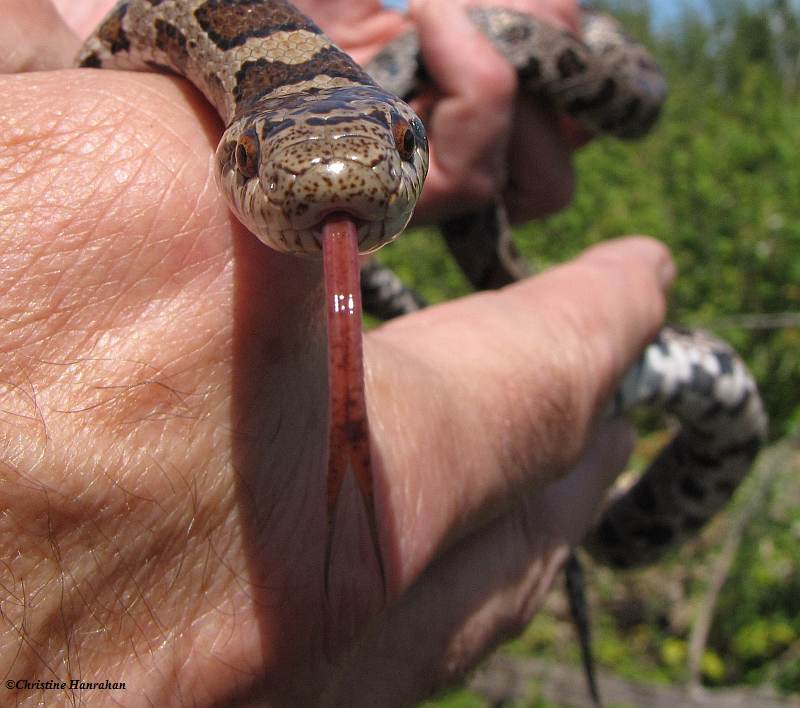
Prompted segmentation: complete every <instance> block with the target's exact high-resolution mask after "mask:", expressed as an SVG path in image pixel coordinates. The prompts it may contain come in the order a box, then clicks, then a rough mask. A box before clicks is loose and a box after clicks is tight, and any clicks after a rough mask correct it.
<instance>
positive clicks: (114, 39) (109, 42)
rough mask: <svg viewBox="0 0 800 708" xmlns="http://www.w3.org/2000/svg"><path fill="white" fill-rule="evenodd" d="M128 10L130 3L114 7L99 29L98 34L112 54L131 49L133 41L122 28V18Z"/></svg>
mask: <svg viewBox="0 0 800 708" xmlns="http://www.w3.org/2000/svg"><path fill="white" fill-rule="evenodd" d="M127 12H128V3H124V4H122V5H120V6H119V7H116V8H114V10H113V12H112V13H111V14H110V15H109V16H108V17H107V18H106V20H105V21H104V22H103V24H102V25H100V28H99V29H98V30H97V36H98V37H99V38H100V41H102V42H103V44H105V45H106V46H107V47H108V49H109V51H110V52H111V53H112V54H116V53H117V52H126V51H128V49H130V46H131V43H130V41H129V40H128V35H126V34H125V30H124V29H123V28H122V20H123V19H124V18H125V15H126V14H127Z"/></svg>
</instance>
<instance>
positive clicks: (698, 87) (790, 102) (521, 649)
mask: <svg viewBox="0 0 800 708" xmlns="http://www.w3.org/2000/svg"><path fill="white" fill-rule="evenodd" d="M593 4H597V3H593ZM604 4H606V5H613V6H614V9H615V10H616V11H617V14H618V16H619V15H620V14H622V15H623V16H624V17H625V18H626V19H627V21H628V22H629V26H630V27H631V28H633V32H634V34H636V35H637V36H640V37H641V36H646V35H647V34H648V32H647V27H648V24H647V23H648V20H649V15H648V12H647V6H646V4H645V3H643V2H642V0H627V1H626V0H618V1H616V2H607V3H604ZM792 7H797V5H796V4H795V5H794V6H792V5H791V3H788V2H786V0H764V1H763V2H757V1H755V0H754V1H753V2H736V1H731V0H724V1H721V2H716V3H712V15H711V21H710V22H709V21H708V18H703V17H701V16H700V15H698V14H696V13H695V14H692V13H690V12H688V11H687V12H686V13H685V14H684V16H683V19H682V21H681V23H680V24H679V26H677V27H675V28H671V29H670V31H669V32H660V33H658V34H656V35H650V37H649V38H648V39H647V43H648V44H649V45H650V46H653V47H655V48H656V50H657V54H658V58H659V61H660V62H661V63H662V66H664V67H665V68H666V69H667V72H668V76H669V81H670V87H671V97H670V100H669V103H668V106H667V109H666V111H665V115H664V116H663V120H662V121H661V123H660V125H659V126H658V128H657V130H656V131H655V132H654V134H653V135H652V136H651V137H649V138H647V139H646V140H644V141H642V142H639V143H635V144H621V143H619V142H615V141H612V140H599V141H595V142H594V143H593V144H591V145H590V146H588V147H587V148H586V149H584V150H582V151H581V152H580V154H578V155H577V157H576V168H577V174H578V177H579V182H578V189H577V193H576V196H575V200H574V203H573V204H572V206H571V207H570V208H569V209H567V210H566V211H565V212H563V213H561V214H559V215H557V216H556V217H554V218H552V219H550V220H548V221H547V222H544V223H535V224H529V225H526V226H524V227H522V228H520V229H519V230H518V233H517V237H518V241H519V244H520V248H521V250H522V251H523V253H524V254H525V255H526V256H527V257H528V258H529V259H531V261H532V262H533V263H535V264H536V265H537V266H538V267H546V266H548V265H551V264H554V263H558V262H561V261H564V260H566V259H569V258H571V257H573V256H574V255H576V254H577V253H579V252H580V251H581V250H582V249H584V248H586V247H588V246H590V245H591V244H594V243H597V242H599V241H602V240H605V239H608V238H613V237H615V236H617V235H620V234H626V233H648V234H652V235H654V236H656V237H658V238H660V239H662V240H663V241H664V242H665V243H667V244H668V245H669V246H670V248H671V249H672V251H673V253H674V255H675V258H676V260H677V263H678V265H679V269H680V274H679V279H678V280H677V282H676V285H675V288H674V292H673V296H672V300H671V311H670V319H671V320H672V321H677V322H680V323H683V324H687V325H691V326H702V327H706V328H708V329H712V330H714V331H716V332H717V333H718V334H720V335H721V336H723V337H725V338H726V339H728V340H729V341H730V342H731V343H732V344H733V345H734V346H735V347H736V348H737V349H738V350H739V351H740V353H742V355H743V356H744V358H745V359H746V361H747V362H748V364H749V365H750V366H751V368H752V370H753V372H754V374H755V375H756V378H757V379H758V381H759V385H760V387H761V390H762V393H763V396H764V398H765V401H766V405H767V409H768V411H769V413H770V416H771V421H772V434H773V436H774V437H779V436H781V435H783V434H785V433H786V432H787V431H789V430H792V429H796V428H797V427H798V425H800V393H799V392H800V355H798V352H800V328H798V327H797V326H786V327H780V326H777V327H773V326H771V325H770V324H769V323H768V322H767V323H765V324H763V326H762V325H761V324H760V323H759V321H756V322H755V325H754V324H753V320H754V319H755V320H758V318H757V317H756V318H752V317H751V318H749V319H748V321H747V322H744V321H743V320H742V319H741V318H740V316H741V315H743V314H747V315H756V316H759V315H764V314H769V313H790V314H794V313H800V158H799V157H798V152H800V98H799V97H798V96H799V95H800V91H798V86H800V79H799V78H798V75H800V61H798V60H797V56H798V55H799V54H800V18H798V16H797V11H796V10H792ZM620 10H621V13H620ZM385 260H386V262H388V263H390V264H391V265H393V266H394V267H396V268H398V270H400V271H401V272H402V273H403V276H404V278H405V279H406V280H407V282H410V283H411V284H413V285H414V286H415V287H417V288H418V289H419V290H421V291H422V292H423V293H424V294H425V296H426V297H428V298H429V299H430V300H431V301H434V302H436V301H439V300H443V299H447V298H451V297H454V296H458V295H460V294H462V293H464V292H467V290H468V289H467V287H466V284H465V283H464V280H463V278H462V277H461V276H460V274H459V273H458V271H457V269H456V268H455V267H454V266H453V265H452V263H451V262H450V261H449V258H448V256H447V254H446V253H445V250H444V249H443V248H442V247H441V244H440V243H439V242H438V240H437V239H436V238H435V237H434V236H433V235H432V234H431V233H430V232H424V233H421V234H416V235H411V236H409V237H406V238H405V239H404V240H401V243H400V245H398V246H397V247H395V248H393V249H391V250H389V249H387V251H386V253H385ZM576 287H579V284H576ZM743 324H744V325H747V326H743ZM661 439H662V438H661V436H660V435H659V434H656V435H653V436H651V440H650V441H648V440H645V441H644V442H643V443H642V444H641V445H640V446H639V449H638V454H637V456H636V459H637V460H641V459H644V458H647V457H648V456H649V448H651V447H655V443H660V442H661ZM798 471H800V462H798V461H795V462H794V463H793V464H792V466H791V468H788V469H787V470H786V472H785V473H784V474H783V475H781V478H780V483H779V485H778V486H777V487H776V489H775V490H774V494H773V498H772V499H771V501H770V504H769V505H768V506H769V508H768V509H767V510H765V511H764V513H763V514H760V515H759V516H758V517H757V518H756V519H755V521H754V522H753V523H752V524H751V525H750V526H749V527H748V529H747V533H746V535H745V537H744V539H743V541H742V544H741V547H740V551H739V553H738V556H737V558H736V561H735V564H734V566H733V568H732V570H731V573H730V577H729V579H728V582H727V584H726V585H725V587H724V588H723V590H722V593H721V595H720V598H719V603H718V606H717V611H716V614H715V621H714V624H713V627H712V632H711V636H710V637H709V643H708V647H707V648H706V651H705V654H704V656H703V659H702V673H703V680H704V681H705V682H706V683H707V684H708V685H710V686H717V685H735V684H750V685H758V684H762V683H765V682H769V683H771V684H772V685H773V686H775V687H776V688H777V689H779V690H781V691H785V692H796V693H797V692H800V542H799V541H800V485H798V481H797V480H798V475H797V472H798ZM746 494H747V490H745V495H746ZM714 528H724V525H722V526H720V525H718V526H716V527H713V528H712V529H711V533H710V534H706V535H705V536H704V537H703V538H702V539H700V540H699V541H696V542H695V543H694V544H693V545H692V547H691V548H690V549H688V550H687V549H684V550H682V551H681V552H680V553H679V554H678V555H677V557H676V558H675V559H673V561H672V562H671V563H666V564H664V565H662V566H660V567H659V568H657V569H653V570H648V571H646V572H645V573H637V574H627V575H625V576H623V577H622V578H620V577H619V576H618V575H614V574H611V573H609V572H607V571H603V570H600V569H594V570H593V571H592V572H591V583H592V588H593V593H594V602H593V604H594V624H595V651H596V654H597V657H598V659H599V661H600V663H601V665H603V666H605V667H608V668H611V669H613V670H614V672H615V673H617V674H619V675H622V676H627V677H630V678H636V679H640V680H648V681H656V682H659V681H668V682H683V681H685V680H686V677H687V669H686V657H687V651H688V640H689V632H690V629H691V623H692V621H693V618H694V616H695V614H696V610H697V606H698V602H699V599H700V598H701V597H702V596H703V594H704V593H705V591H706V589H707V586H708V577H707V576H708V567H709V565H710V563H711V562H712V560H713V558H714V557H715V555H716V553H717V548H718V543H719V538H718V535H719V532H717V536H715V535H714V533H715V532H714ZM507 650H508V651H511V652H514V653H524V654H532V655H535V656H539V657H550V658H552V659H554V660H557V661H568V662H573V663H577V661H578V649H577V644H576V643H575V641H574V639H573V637H572V628H571V626H570V625H569V623H568V621H567V620H566V613H565V611H564V608H563V607H560V608H557V609H556V610H555V611H552V609H551V611H549V612H548V611H546V612H543V613H540V615H539V616H537V617H536V618H535V619H534V621H533V622H532V623H531V625H530V627H529V628H528V630H527V631H526V632H525V634H524V635H523V636H522V637H520V638H519V639H517V640H515V641H514V642H513V643H512V644H511V645H509V648H508V649H507ZM435 705H437V706H449V705H450V704H448V703H445V702H436V703H435ZM465 705H467V704H465Z"/></svg>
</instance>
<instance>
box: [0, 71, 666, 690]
mask: <svg viewBox="0 0 800 708" xmlns="http://www.w3.org/2000/svg"><path fill="white" fill-rule="evenodd" d="M0 105H1V106H3V109H2V113H0V174H2V175H5V179H4V180H2V181H0V232H2V234H3V237H4V244H5V247H4V249H3V254H2V259H3V268H2V270H1V271H0V272H2V274H3V277H2V280H0V306H2V308H3V313H2V318H0V341H2V342H3V347H4V352H5V354H4V356H3V357H2V358H1V359H0V367H2V373H0V376H1V377H2V381H3V382H5V395H4V402H3V407H2V417H0V431H1V432H0V435H2V444H3V451H4V460H5V465H4V469H3V472H2V475H3V483H2V485H0V489H1V490H2V492H0V494H2V499H1V500H0V504H2V507H3V508H4V509H5V510H6V512H5V513H4V515H2V516H0V553H2V557H3V558H5V559H6V561H5V563H4V565H3V570H2V572H3V582H2V584H1V585H0V587H2V588H3V589H2V591H0V592H2V593H3V595H4V597H3V598H2V606H3V608H4V619H5V621H6V631H5V632H4V633H3V634H2V639H0V656H2V663H3V665H4V666H6V667H10V668H8V669H7V675H8V676H9V677H42V678H49V677H51V676H59V677H65V678H68V677H70V676H73V675H75V674H76V673H77V672H78V671H79V672H80V674H81V675H82V677H83V678H91V679H92V680H102V679H104V678H108V679H109V680H112V681H113V680H124V681H127V684H128V689H127V692H126V693H120V694H117V695H114V696H113V697H114V698H116V699H118V700H120V701H121V702H125V703H137V702H144V701H146V700H149V701H150V702H151V703H155V704H159V705H168V704H172V703H181V702H183V703H186V702H189V703H198V704H203V703H207V704H210V703H212V702H214V701H216V702H220V703H231V702H233V701H234V700H235V699H240V700H256V699H262V700H264V701H271V702H273V703H278V704H281V703H289V704H292V705H302V704H309V705H319V704H320V703H321V702H323V700H328V701H329V702H330V703H331V704H343V703H346V702H347V701H348V700H351V699H352V702H353V703H354V704H355V705H358V704H364V705H376V704H380V705H403V704H407V703H409V702H411V701H413V700H415V699H417V698H419V697H421V696H423V695H425V694H427V693H428V692H429V691H431V690H433V689H435V688H438V687H439V686H441V685H442V684H443V683H445V682H447V681H451V680H453V679H455V678H456V677H458V676H460V675H462V674H463V672H464V671H466V670H467V669H468V668H469V667H470V666H471V665H472V663H474V662H475V661H476V660H477V659H478V658H479V657H480V656H481V655H482V654H483V653H484V652H485V651H486V650H487V648H489V647H490V646H492V644H493V643H494V642H496V641H497V639H498V638H499V637H501V636H504V635H506V634H507V633H508V632H510V631H513V630H514V629H517V628H519V627H521V626H523V625H524V623H525V622H526V621H527V619H528V618H529V617H530V616H531V615H532V614H533V612H534V611H535V609H536V607H537V606H538V603H539V601H540V600H541V597H542V595H543V594H544V592H545V591H546V589H547V587H548V586H549V584H550V582H551V581H552V578H553V576H554V575H555V573H556V572H557V570H558V568H559V567H560V564H561V562H562V561H563V558H564V556H565V554H566V552H567V549H568V548H569V547H570V546H571V545H573V544H574V543H576V542H577V541H578V540H579V539H580V538H581V536H582V535H583V532H584V530H585V529H586V527H587V525H588V524H589V523H590V520H591V517H592V514H593V510H594V508H595V507H596V505H597V503H598V500H599V499H600V497H601V496H602V492H603V490H604V489H605V487H606V485H607V484H608V483H609V482H610V480H611V479H612V478H613V476H614V474H615V472H616V471H617V470H618V469H619V467H620V466H621V465H622V464H623V460H624V458H625V457H626V454H627V438H626V434H625V432H624V431H623V430H621V429H620V428H619V426H618V425H617V424H611V425H604V426H603V428H602V430H598V428H597V427H596V426H597V423H596V416H597V413H598V411H599V410H600V409H601V408H602V406H603V401H604V400H605V399H606V397H607V396H608V394H609V393H610V392H611V390H612V389H613V387H614V385H615V383H616V381H617V380H618V378H619V376H620V374H621V372H622V371H623V370H624V369H625V368H626V367H627V366H628V365H629V364H630V362H631V361H632V359H633V358H634V357H635V356H636V354H637V353H638V351H639V350H640V348H641V347H642V346H643V344H644V343H645V342H646V341H647V339H649V337H650V336H651V335H652V334H653V333H654V332H655V330H656V329H657V328H658V326H659V325H660V321H661V317H662V316H663V309H664V300H663V287H664V286H665V284H666V283H667V282H668V281H669V280H670V277H671V276H670V265H669V259H668V256H667V254H666V252H665V251H664V250H663V248H662V247H660V246H658V245H657V244H654V243H652V242H650V241H646V240H641V239H636V240H628V241H620V242H617V243H613V244H609V245H606V246H602V247H599V248H596V249H594V250H593V251H590V252H589V253H587V254H586V255H585V256H583V257H582V258H580V259H578V260H576V261H574V262H573V263H572V264H569V265H566V266H563V267H561V268H558V269H554V270H552V271H550V272H548V273H546V274H544V275H542V276H541V277H539V278H536V279H533V280H530V281H526V282H524V283H521V284H519V285H516V286H514V287H512V288H507V289H506V290H504V291H502V292H501V293H493V294H483V295H476V296H473V297H471V298H465V299H464V300H462V301H459V302H454V303H451V304H448V305H445V306H442V307H438V308H432V309H431V310H428V311H426V312H423V313H420V314H419V315H416V316H414V317H409V318H404V319H403V320H402V321H399V322H397V323H394V324H392V325H390V326H386V327H383V328H381V329H380V330H378V331H376V332H373V333H371V334H370V335H369V336H368V337H367V341H366V356H367V385H368V392H369V406H370V419H371V422H372V427H373V445H374V449H375V451H376V458H377V461H378V464H377V469H376V472H377V477H378V486H377V506H378V509H379V510H380V523H381V537H382V543H383V547H384V552H385V555H386V561H387V570H388V574H389V581H390V587H389V592H390V605H389V607H388V609H387V610H385V611H383V612H381V613H380V614H379V615H378V616H377V617H375V618H374V620H373V621H372V623H371V624H369V626H367V625H366V624H363V625H361V626H359V627H356V628H355V629H356V633H357V634H358V635H359V640H360V643H359V644H358V646H357V648H356V646H355V645H344V646H339V647H336V648H335V650H334V651H333V652H331V651H326V647H325V644H324V631H323V629H324V627H326V626H329V625H330V624H331V623H333V624H336V623H337V622H338V621H340V620H339V618H338V617H332V612H333V611H334V609H333V608H335V610H336V611H337V612H340V613H341V614H342V615H347V614H348V612H352V609H353V608H352V607H347V606H346V604H345V605H343V604H342V603H341V602H338V603H337V602H335V603H334V604H333V607H332V606H331V605H328V604H326V603H325V601H324V598H323V593H322V588H323V577H322V573H323V571H322V565H323V548H324V535H325V529H324V525H325V523H324V500H323V483H322V479H323V475H324V469H325V460H324V454H325V453H324V447H325V432H326V431H325V415H324V411H325V407H326V396H327V393H326V386H325V356H324V352H325V344H324V332H323V327H322V323H321V313H322V301H321V288H320V281H321V272H320V267H319V265H318V264H316V263H313V262H308V261H305V260H303V259H295V258H291V257H287V256H282V255H280V254H276V253H273V252H271V251H270V250H269V249H267V248H265V247H264V246H263V245H262V244H260V243H259V242H258V241H257V240H256V239H255V238H254V237H252V236H251V235H250V234H248V233H246V232H245V231H244V229H243V228H242V227H241V226H240V225H239V224H238V222H236V220H235V219H234V218H233V217H232V216H231V215H230V213H229V212H228V211H227V208H226V206H225V203H224V201H223V199H222V198H221V196H220V195H219V194H218V193H217V191H216V189H215V187H214V184H213V178H212V171H211V160H212V156H213V150H214V147H215V144H216V139H217V136H218V134H219V129H220V126H219V121H218V120H217V119H216V117H215V116H213V114H212V112H211V110H210V108H209V107H208V106H207V105H206V104H205V102H204V101H202V99H201V98H199V97H198V95H197V94H196V92H194V91H189V90H187V89H186V87H185V84H183V83H182V82H180V81H177V80H174V79H172V78H169V77H164V76H155V75H133V74H124V73H117V72H92V71H77V70H75V71H65V72H52V73H39V74H29V75H19V76H12V77H2V78H0ZM455 353H457V354H458V355H457V356H456V355H455ZM599 433H603V434H604V436H603V437H602V438H597V437H595V442H594V443H590V442H589V441H590V438H591V437H592V435H593V434H599ZM587 446H588V447H587ZM579 458H582V461H581V462H578V463H577V464H576V461H578V460H579ZM573 465H574V466H573ZM353 491H354V490H353V489H349V490H348V489H347V488H345V490H343V495H344V498H343V499H342V502H341V503H342V504H343V507H344V508H351V509H355V508H356V507H357V501H356V499H357V495H356V494H354V493H353ZM565 509H569V514H565V513H564V510H565ZM356 550H357V549H354V548H351V547H343V548H338V549H337V550H336V553H337V556H338V558H339V560H338V562H339V563H340V565H347V564H350V565H351V566H352V567H354V568H358V567H359V564H360V560H359V558H358V557H357V553H356ZM368 590H371V591H372V596H371V597H372V598H373V599H374V597H375V595H376V593H378V592H379V590H380V589H379V588H377V587H372V588H368ZM344 600H345V601H346V600H347V598H344ZM369 600H370V595H369V594H367V596H366V597H365V598H362V601H363V602H369ZM74 667H80V669H79V670H78V669H75V668H74ZM109 695H111V694H109ZM323 695H324V696H325V698H324V699H323V698H321V696H323ZM51 696H52V694H48V698H49V697H51ZM38 697H39V694H37V693H36V692H34V693H33V694H32V695H27V696H26V695H24V694H20V695H19V696H18V698H19V700H20V701H23V700H29V701H31V702H34V701H35V700H36V699H37V698H38Z"/></svg>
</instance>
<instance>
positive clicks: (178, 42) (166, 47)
mask: <svg viewBox="0 0 800 708" xmlns="http://www.w3.org/2000/svg"><path fill="white" fill-rule="evenodd" d="M155 29H156V46H157V47H158V48H159V49H160V50H161V51H162V52H164V53H165V54H166V55H167V56H168V57H169V59H170V61H171V62H172V63H173V64H174V65H175V66H176V67H177V68H178V69H180V70H182V71H185V70H186V67H187V66H188V63H189V53H188V52H187V50H186V35H184V34H183V32H181V31H180V30H179V29H178V28H177V27H175V25H173V24H170V23H169V22H165V21H164V20H161V19H156V21H155Z"/></svg>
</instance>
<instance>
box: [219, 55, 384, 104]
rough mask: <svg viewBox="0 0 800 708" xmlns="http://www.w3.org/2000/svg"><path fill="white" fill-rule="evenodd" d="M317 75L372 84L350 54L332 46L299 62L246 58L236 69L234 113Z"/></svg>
mask: <svg viewBox="0 0 800 708" xmlns="http://www.w3.org/2000/svg"><path fill="white" fill-rule="evenodd" d="M320 75H323V76H329V77H331V78H343V79H349V80H351V81H353V82H354V83H360V84H371V83H372V79H370V77H369V76H368V75H367V74H365V73H364V72H363V71H362V70H361V69H360V68H359V67H358V65H357V64H355V62H353V60H352V59H350V57H348V56H347V55H346V54H344V53H343V52H341V51H340V50H338V49H336V48H335V47H328V48H327V49H323V50H322V51H321V52H318V53H317V54H316V55H314V57H313V58H311V59H309V60H308V61H306V62H303V63H301V64H284V63H283V62H280V61H269V60H267V59H256V60H255V61H246V62H244V63H243V64H242V66H241V68H240V69H239V71H237V72H236V88H235V89H234V99H235V100H236V112H237V114H239V113H241V112H242V111H244V110H247V109H249V108H251V107H252V106H253V104H254V103H255V102H256V101H258V100H259V99H261V98H262V97H263V96H265V95H266V94H268V93H270V92H271V91H274V90H275V89H276V88H279V87H281V86H286V85H288V84H301V83H303V82H306V81H310V80H311V79H313V78H315V77H317V76H320ZM309 110H311V108H309Z"/></svg>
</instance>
